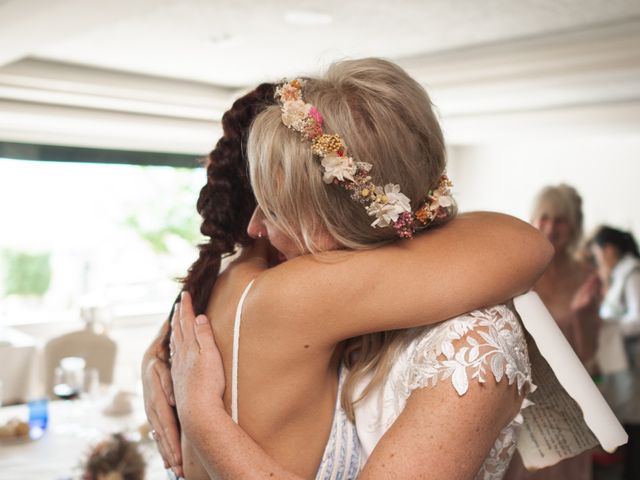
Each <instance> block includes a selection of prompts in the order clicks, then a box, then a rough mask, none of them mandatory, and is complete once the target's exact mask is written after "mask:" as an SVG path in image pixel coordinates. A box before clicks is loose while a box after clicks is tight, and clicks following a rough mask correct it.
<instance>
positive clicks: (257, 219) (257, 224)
mask: <svg viewBox="0 0 640 480" xmlns="http://www.w3.org/2000/svg"><path fill="white" fill-rule="evenodd" d="M247 234H248V235H249V236H250V237H251V238H262V237H266V236H267V230H266V228H265V226H264V214H263V213H262V210H261V209H260V207H256V209H255V210H254V211H253V215H251V220H249V225H248V226H247Z"/></svg>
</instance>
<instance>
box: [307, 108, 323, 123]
mask: <svg viewBox="0 0 640 480" xmlns="http://www.w3.org/2000/svg"><path fill="white" fill-rule="evenodd" d="M309 116H310V117H311V118H313V119H314V120H315V122H316V124H317V125H318V126H319V127H320V128H322V115H321V114H320V112H319V111H318V109H317V108H316V107H314V106H312V107H311V108H310V109H309Z"/></svg>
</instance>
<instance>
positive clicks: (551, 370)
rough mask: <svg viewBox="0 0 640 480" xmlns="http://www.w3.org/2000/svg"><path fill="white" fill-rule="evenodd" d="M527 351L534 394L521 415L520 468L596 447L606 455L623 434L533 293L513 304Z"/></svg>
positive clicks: (623, 440)
mask: <svg viewBox="0 0 640 480" xmlns="http://www.w3.org/2000/svg"><path fill="white" fill-rule="evenodd" d="M513 303H514V306H515V308H516V310H517V312H518V314H519V315H520V318H521V319H522V323H523V324H524V327H525V329H526V330H527V332H528V333H529V334H530V335H531V337H532V338H533V340H534V342H535V345H530V346H529V347H530V351H529V354H530V358H531V364H532V376H533V382H534V383H535V384H536V385H537V386H538V389H537V390H536V391H535V392H533V393H532V394H531V395H530V396H529V399H530V400H531V401H532V402H533V403H534V405H532V406H530V407H528V408H525V409H524V410H523V411H522V415H523V417H524V424H523V427H522V428H521V430H520V434H519V436H518V451H519V452H520V456H521V457H522V461H523V463H524V466H525V467H526V468H527V469H529V470H536V469H539V468H543V467H548V466H550V465H553V464H555V463H557V462H559V461H560V460H562V459H564V458H569V457H573V456H575V455H577V454H579V453H581V452H583V451H585V450H588V449H590V448H593V447H595V446H596V445H598V444H600V445H601V446H602V448H604V449H605V450H606V451H608V452H613V451H614V450H615V449H616V448H617V447H619V446H620V445H622V444H624V443H626V442H627V434H626V432H625V431H624V429H623V428H622V425H620V422H618V420H617V418H616V417H615V415H614V414H613V411H612V410H611V408H609V405H608V404H607V402H606V401H605V399H604V398H603V397H602V394H601V393H600V391H599V390H598V387H597V386H596V385H595V383H594V382H593V380H592V379H591V377H590V376H589V374H588V373H587V371H586V370H585V368H584V367H583V365H582V363H581V362H580V360H579V359H578V356H577V355H576V354H575V353H574V351H573V349H572V348H571V346H570V345H569V342H567V340H566V338H565V337H564V335H563V334H562V332H561V331H560V328H559V327H558V325H557V324H556V322H555V320H554V319H553V317H552V316H551V314H550V313H549V310H547V308H546V307H545V305H544V303H542V300H540V297H539V296H538V295H537V294H536V293H535V292H529V293H527V294H525V295H521V296H519V297H516V298H514V300H513Z"/></svg>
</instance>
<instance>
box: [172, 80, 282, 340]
mask: <svg viewBox="0 0 640 480" xmlns="http://www.w3.org/2000/svg"><path fill="white" fill-rule="evenodd" d="M274 93H275V85H274V84H272V83H263V84H261V85H259V86H258V87H257V88H256V89H255V90H252V91H251V92H249V93H247V94H246V95H245V96H243V97H242V98H239V99H238V100H236V101H235V102H234V103H233V105H232V106H231V108H230V109H229V110H227V111H226V112H225V114H224V115H223V116H222V130H223V135H222V137H221V138H220V140H218V143H217V144H216V147H215V148H214V149H213V150H212V151H211V153H209V157H208V160H207V183H206V185H205V186H204V187H202V189H201V190H200V196H199V197H198V203H197V207H196V208H197V210H198V213H199V214H200V216H201V217H202V225H201V226H200V233H202V234H203V235H204V236H205V237H208V239H209V240H208V241H207V242H205V243H202V244H200V245H198V249H199V251H200V253H199V255H198V259H197V260H196V261H195V262H193V264H192V265H191V267H190V268H189V270H188V272H187V275H186V276H185V277H184V278H183V279H182V283H183V290H186V291H188V292H189V293H190V294H191V297H192V299H193V308H194V311H195V312H196V315H197V314H200V313H204V312H205V310H206V308H207V303H208V302H209V296H210V295H211V291H212V290H213V286H214V285H215V283H216V279H217V277H218V273H219V272H220V263H221V261H222V258H223V257H224V256H226V255H231V254H233V253H235V250H236V246H237V245H247V244H249V243H250V242H251V238H249V236H248V235H247V226H248V225H249V220H250V219H251V215H252V213H253V210H254V209H255V206H256V200H255V197H254V196H253V191H252V190H251V185H250V183H249V176H248V165H247V158H246V156H245V152H246V149H247V148H246V147H247V138H248V136H249V129H250V128H251V124H252V123H253V120H254V119H255V118H256V116H257V115H258V114H259V113H260V112H261V111H262V110H264V109H265V108H266V107H268V106H269V105H274V104H275V98H274ZM177 300H179V297H178V299H177ZM177 300H176V301H177ZM172 315H173V308H172V309H171V313H170V314H169V318H171V316H172ZM170 334H171V329H170V328H169V329H168V331H167V335H166V337H165V339H164V347H165V351H166V352H168V351H169V349H168V347H169V337H170Z"/></svg>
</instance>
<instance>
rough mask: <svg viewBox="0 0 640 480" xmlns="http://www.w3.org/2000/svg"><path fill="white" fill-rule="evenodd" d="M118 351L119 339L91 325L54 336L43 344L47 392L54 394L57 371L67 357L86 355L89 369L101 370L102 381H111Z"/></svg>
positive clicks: (84, 356)
mask: <svg viewBox="0 0 640 480" xmlns="http://www.w3.org/2000/svg"><path fill="white" fill-rule="evenodd" d="M116 351H117V347H116V342H114V341H113V340H112V339H111V338H109V337H108V336H107V335H103V334H98V333H95V332H94V331H93V330H92V329H91V328H86V329H84V330H79V331H76V332H71V333H67V334H65V335H62V336H60V337H56V338H52V339H51V340H49V341H48V342H47V343H46V345H45V347H44V363H45V372H46V386H47V392H48V393H49V395H53V386H54V385H53V381H54V379H53V377H54V371H55V369H56V367H57V366H58V365H59V364H60V360H62V359H63V358H64V357H81V358H84V360H85V362H86V368H87V369H91V368H95V369H97V370H98V372H99V375H100V383H112V382H113V370H114V366H115V361H116Z"/></svg>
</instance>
